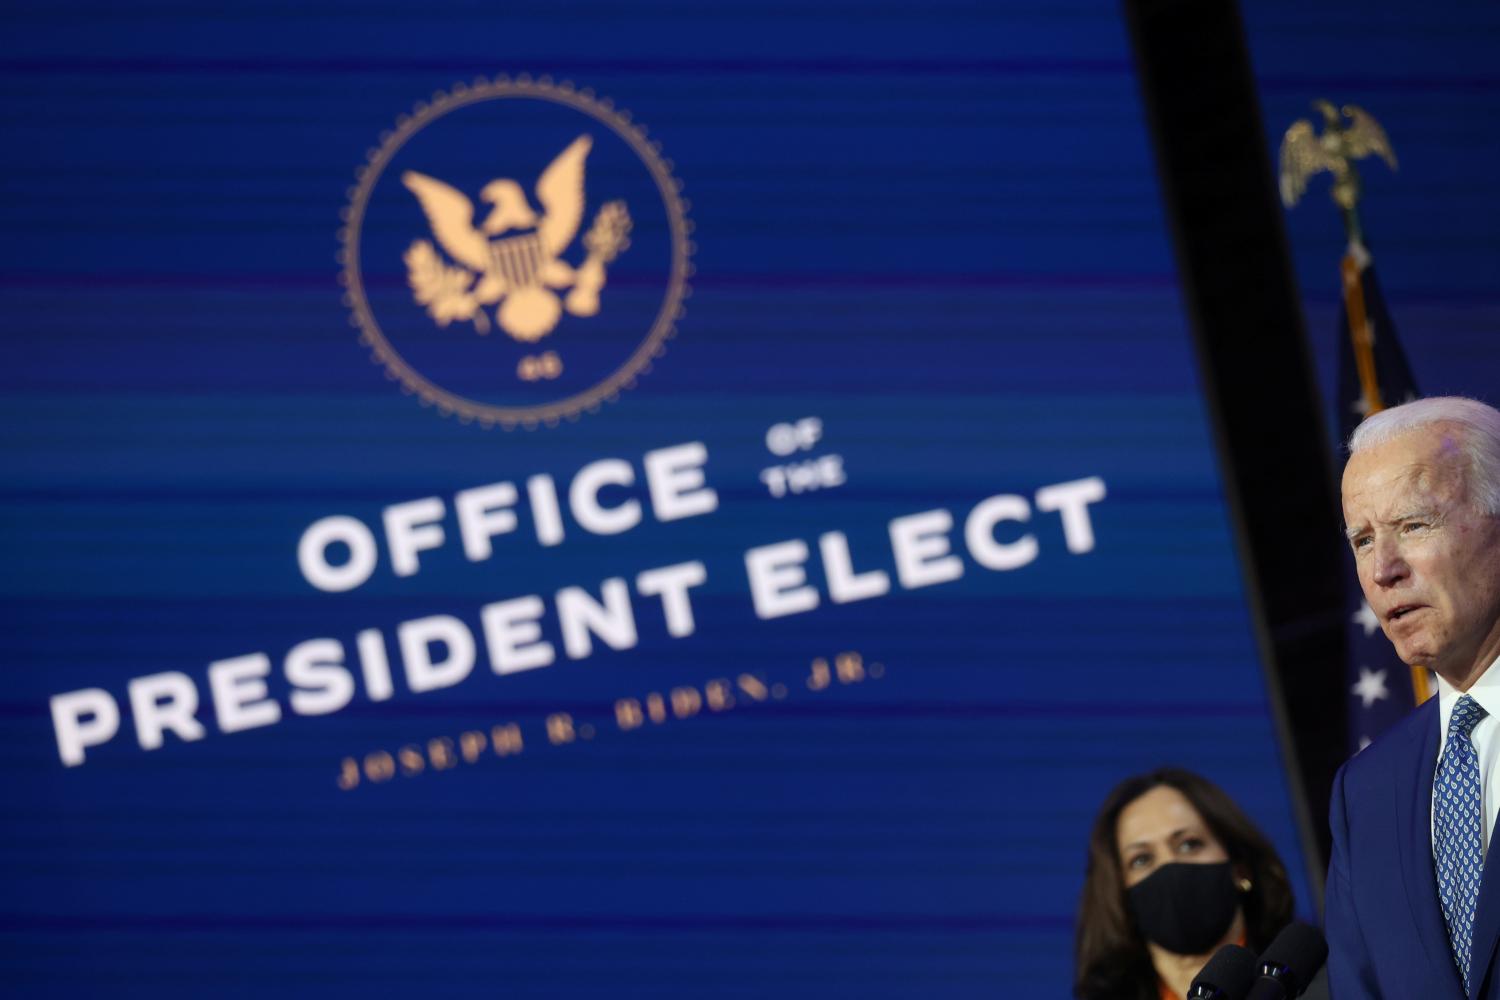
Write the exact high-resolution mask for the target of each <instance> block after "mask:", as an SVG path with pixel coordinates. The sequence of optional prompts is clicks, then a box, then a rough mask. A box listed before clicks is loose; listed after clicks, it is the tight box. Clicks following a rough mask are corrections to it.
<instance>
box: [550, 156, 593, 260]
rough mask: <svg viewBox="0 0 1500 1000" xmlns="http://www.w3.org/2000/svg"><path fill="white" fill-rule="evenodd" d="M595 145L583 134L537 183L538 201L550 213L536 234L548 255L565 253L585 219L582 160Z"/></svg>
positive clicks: (554, 161) (553, 162)
mask: <svg viewBox="0 0 1500 1000" xmlns="http://www.w3.org/2000/svg"><path fill="white" fill-rule="evenodd" d="M593 145H594V140H592V139H590V138H589V137H588V136H586V135H580V136H579V137H578V138H576V139H574V140H573V141H572V142H571V143H570V144H569V145H568V148H567V149H565V150H563V151H562V152H561V153H558V154H557V159H555V160H553V161H552V162H551V163H550V164H548V165H547V169H546V170H544V171H542V176H541V179H540V180H538V181H537V182H536V197H537V200H538V201H540V202H541V203H542V207H543V208H545V209H546V212H547V214H546V216H545V217H544V218H543V219H542V221H541V222H540V223H539V224H538V225H537V235H538V236H539V237H540V238H541V241H542V250H543V251H544V252H545V253H546V254H547V256H549V257H555V256H557V255H558V254H560V253H562V252H563V250H565V249H566V248H567V246H568V244H569V243H572V242H573V237H574V236H576V235H578V225H579V223H581V222H582V221H583V160H584V157H586V156H588V155H589V149H590V148H592V147H593Z"/></svg>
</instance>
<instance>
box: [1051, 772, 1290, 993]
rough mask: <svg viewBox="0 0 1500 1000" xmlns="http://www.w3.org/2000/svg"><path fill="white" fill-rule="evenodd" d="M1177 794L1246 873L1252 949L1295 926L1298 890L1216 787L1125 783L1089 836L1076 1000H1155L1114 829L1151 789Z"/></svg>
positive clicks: (1172, 779) (1193, 779)
mask: <svg viewBox="0 0 1500 1000" xmlns="http://www.w3.org/2000/svg"><path fill="white" fill-rule="evenodd" d="M1163 785H1165V786H1167V787H1169V788H1175V789H1176V790H1177V791H1179V792H1181V793H1182V795H1183V797H1184V798H1186V799H1187V800H1188V801H1189V802H1190V803H1192V805H1193V808H1194V809H1196V810H1198V815H1200V816H1202V817H1203V821H1204V822H1205V823H1207V824H1208V828H1209V830H1211V831H1212V832H1213V835H1214V836H1215V837H1216V838H1218V841H1219V843H1221V844H1223V845H1224V850H1225V851H1226V852H1228V854H1229V860H1230V862H1232V863H1233V864H1234V865H1236V866H1237V867H1238V868H1240V869H1242V870H1244V871H1245V872H1246V873H1248V875H1249V877H1250V882H1251V887H1250V891H1249V892H1248V893H1246V894H1245V895H1244V897H1243V899H1242V900H1241V905H1242V907H1243V909H1244V913H1245V936H1246V938H1247V941H1246V943H1247V944H1248V945H1249V946H1250V948H1251V949H1252V950H1254V951H1255V952H1256V953H1259V952H1261V951H1262V950H1264V948H1265V947H1266V945H1267V944H1269V943H1270V942H1271V940H1272V939H1273V938H1274V937H1275V936H1276V935H1277V934H1278V933H1279V932H1280V931H1281V929H1282V928H1283V927H1285V926H1286V925H1287V924H1288V923H1290V922H1291V920H1292V908H1293V907H1292V886H1291V883H1290V882H1289V881H1288V880H1287V875H1286V866H1285V865H1283V864H1282V863H1281V859H1280V858H1279V857H1277V856H1276V850H1275V848H1273V847H1272V846H1271V843H1270V841H1268V840H1266V838H1265V836H1264V835H1263V834H1262V833H1261V832H1260V831H1259V830H1257V829H1256V828H1255V824H1253V823H1251V822H1250V820H1249V818H1248V817H1246V816H1245V814H1244V813H1243V812H1242V811H1241V810H1240V807H1239V806H1237V805H1235V804H1234V800H1233V799H1231V798H1230V797H1229V796H1228V795H1226V794H1224V791H1223V790H1222V789H1221V788H1219V787H1218V786H1217V785H1215V784H1213V783H1212V782H1210V781H1209V780H1208V779H1206V778H1202V777H1199V776H1198V775H1196V774H1193V773H1192V772H1190V771H1182V770H1178V769H1176V768H1161V769H1160V770H1156V771H1152V772H1151V773H1149V774H1141V775H1137V776H1135V777H1133V778H1126V779H1125V780H1124V781H1122V782H1120V783H1119V784H1118V785H1116V786H1115V788H1114V790H1113V791H1111V792H1110V793H1109V795H1108V796H1107V797H1106V798H1105V800H1104V804H1103V805H1102V806H1100V808H1099V815H1098V817H1096V818H1095V820H1094V827H1093V830H1092V831H1091V832H1090V833H1089V857H1088V867H1087V869H1085V872H1084V876H1083V896H1082V898H1081V899H1080V900H1079V903H1078V935H1077V939H1076V942H1075V947H1074V958H1075V965H1074V979H1073V995H1074V996H1075V997H1077V998H1078V1000H1157V997H1158V996H1159V992H1158V987H1157V975H1156V969H1155V968H1154V967H1153V966H1152V964H1151V955H1150V952H1148V951H1147V950H1146V941H1145V938H1143V937H1142V936H1141V932H1140V930H1139V929H1137V927H1136V925H1135V920H1134V918H1133V917H1132V916H1131V915H1130V911H1129V909H1128V908H1127V907H1126V905H1125V888H1124V886H1125V879H1124V876H1123V875H1122V873H1121V871H1120V850H1119V845H1118V844H1117V843H1116V837H1115V828H1116V826H1117V825H1118V823H1119V820H1120V813H1121V811H1123V810H1124V808H1125V807H1126V806H1127V805H1129V804H1130V803H1132V802H1134V801H1135V800H1136V799H1138V798H1140V797H1141V796H1142V795H1145V794H1146V793H1147V792H1149V791H1151V790H1152V789H1153V788H1160V787H1162V786H1163Z"/></svg>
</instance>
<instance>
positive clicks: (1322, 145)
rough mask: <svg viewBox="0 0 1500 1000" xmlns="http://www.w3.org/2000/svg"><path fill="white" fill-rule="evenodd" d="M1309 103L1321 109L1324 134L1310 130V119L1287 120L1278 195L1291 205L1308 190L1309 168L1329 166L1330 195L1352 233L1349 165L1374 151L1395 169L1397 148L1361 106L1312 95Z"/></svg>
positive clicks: (1354, 182)
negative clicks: (1313, 98)
mask: <svg viewBox="0 0 1500 1000" xmlns="http://www.w3.org/2000/svg"><path fill="white" fill-rule="evenodd" d="M1313 107H1315V108H1317V109H1318V111H1320V112H1322V114H1323V122H1324V127H1323V134H1322V135H1318V134H1317V133H1315V132H1314V131H1313V126H1312V123H1311V122H1309V121H1308V120H1307V119H1306V118H1301V119H1298V120H1297V121H1295V122H1293V123H1292V126H1291V127H1290V128H1288V129H1287V130H1286V135H1285V136H1284V137H1283V138H1282V140H1281V201H1282V203H1283V204H1285V205H1286V207H1287V208H1291V207H1292V206H1293V205H1295V204H1297V200H1298V199H1299V198H1301V197H1302V194H1303V192H1305V191H1306V190H1307V181H1308V179H1309V178H1310V177H1312V175H1313V174H1316V173H1319V172H1320V171H1323V170H1327V171H1329V172H1330V173H1332V174H1333V200H1334V201H1335V202H1337V203H1338V206H1339V207H1340V208H1341V209H1343V210H1344V216H1345V222H1346V224H1348V225H1350V227H1351V228H1350V234H1351V238H1354V237H1356V236H1357V235H1358V224H1357V221H1356V219H1355V217H1354V208H1355V205H1356V204H1358V202H1359V172H1358V171H1357V170H1355V169H1354V161H1355V160H1362V159H1364V158H1365V157H1367V156H1379V157H1380V158H1381V159H1383V160H1385V162H1386V165H1387V166H1389V167H1390V168H1391V169H1392V170H1395V169H1396V153H1395V151H1394V150H1393V149H1392V148H1391V141H1390V140H1389V139H1388V138H1386V134H1385V129H1383V128H1381V127H1380V123H1379V122H1377V121H1376V120H1375V118H1374V116H1372V115H1371V114H1370V113H1369V112H1367V111H1365V110H1364V109H1363V108H1360V107H1356V106H1355V105H1353V104H1346V105H1344V107H1343V108H1342V109H1338V108H1335V107H1334V106H1333V105H1332V104H1331V103H1329V102H1328V101H1314V102H1313ZM1340 110H1342V112H1343V113H1342V115H1341V114H1340ZM1346 118H1347V119H1348V124H1347V125H1346V124H1345V123H1344V119H1346Z"/></svg>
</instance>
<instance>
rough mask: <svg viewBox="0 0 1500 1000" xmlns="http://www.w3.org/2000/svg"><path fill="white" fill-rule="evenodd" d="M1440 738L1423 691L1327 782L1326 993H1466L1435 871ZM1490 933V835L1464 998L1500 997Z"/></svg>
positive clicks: (1401, 996)
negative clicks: (1402, 715) (1468, 988)
mask: <svg viewBox="0 0 1500 1000" xmlns="http://www.w3.org/2000/svg"><path fill="white" fill-rule="evenodd" d="M1438 745H1439V742H1438V700H1437V698H1430V699H1428V701H1427V702H1426V703H1424V704H1423V705H1421V706H1420V707H1418V708H1417V710H1416V711H1414V712H1412V713H1411V714H1410V715H1409V716H1407V717H1406V718H1405V719H1403V720H1401V722H1400V723H1398V724H1397V725H1395V726H1393V727H1391V729H1390V731H1389V732H1387V733H1386V734H1385V735H1384V736H1382V737H1381V738H1380V740H1379V741H1377V742H1376V743H1374V744H1372V745H1370V746H1368V747H1366V748H1365V749H1364V750H1363V751H1361V752H1360V753H1358V754H1355V755H1354V758H1353V759H1352V760H1350V761H1349V762H1348V763H1346V764H1345V765H1344V766H1343V767H1342V768H1340V769H1339V773H1338V777H1336V778H1335V779H1334V782H1333V800H1332V802H1331V803H1330V807H1329V824H1330V825H1331V826H1332V828H1333V861H1332V863H1331V864H1330V865H1329V867H1328V895H1327V905H1326V907H1325V911H1326V912H1325V917H1326V922H1327V925H1328V949H1329V951H1328V978H1329V984H1330V986H1331V987H1332V989H1333V1000H1416V998H1419V997H1420V998H1421V1000H1459V998H1461V997H1463V996H1464V990H1463V980H1462V979H1460V978H1459V975H1458V967H1457V966H1456V965H1455V964H1454V961H1453V952H1452V949H1451V948H1450V947H1449V945H1448V930H1447V927H1446V926H1445V925H1444V924H1443V910H1442V905H1441V904H1440V903H1439V902H1438V893H1437V879H1436V877H1435V876H1434V874H1433V869H1432V777H1433V769H1434V768H1435V767H1436V766H1437V754H1438ZM1494 840H1500V835H1497V836H1496V837H1495V838H1494ZM1497 938H1500V854H1497V853H1496V850H1495V844H1494V842H1493V841H1492V842H1491V844H1490V847H1489V852H1488V853H1487V855H1486V856H1485V864H1484V876H1483V878H1482V879H1481V880H1480V885H1479V904H1478V910H1477V912H1476V914H1475V918H1474V950H1473V958H1472V959H1471V965H1470V977H1469V981H1470V985H1471V987H1472V989H1471V991H1470V992H1469V994H1468V996H1469V997H1470V998H1479V997H1483V998H1485V1000H1500V974H1497V972H1496V968H1495V966H1496V951H1495V944H1496V940H1497Z"/></svg>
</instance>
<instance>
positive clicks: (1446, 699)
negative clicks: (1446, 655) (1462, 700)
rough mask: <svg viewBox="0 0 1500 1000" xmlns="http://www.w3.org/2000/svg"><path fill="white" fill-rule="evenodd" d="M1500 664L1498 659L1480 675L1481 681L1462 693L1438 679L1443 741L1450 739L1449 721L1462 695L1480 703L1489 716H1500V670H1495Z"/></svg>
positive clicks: (1440, 728) (1439, 711) (1439, 716)
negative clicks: (1469, 696)
mask: <svg viewBox="0 0 1500 1000" xmlns="http://www.w3.org/2000/svg"><path fill="white" fill-rule="evenodd" d="M1497 663H1500V659H1496V660H1495V661H1494V662H1493V663H1491V664H1490V665H1489V666H1488V667H1486V668H1485V670H1484V673H1482V674H1480V675H1479V680H1477V681H1475V682H1474V684H1473V686H1472V687H1470V688H1469V690H1467V691H1460V690H1458V688H1456V687H1454V686H1453V685H1452V684H1449V683H1448V682H1447V681H1445V680H1443V679H1442V678H1441V677H1439V678H1438V679H1437V687H1438V726H1439V728H1438V732H1439V733H1441V734H1442V739H1443V741H1444V742H1447V739H1448V720H1449V719H1451V718H1453V706H1454V705H1456V704H1458V699H1459V697H1460V696H1461V695H1465V694H1467V695H1471V696H1472V697H1473V698H1474V700H1475V701H1477V702H1479V707H1480V708H1482V709H1484V710H1485V712H1486V713H1488V714H1489V715H1494V716H1500V670H1496V669H1495V664H1497Z"/></svg>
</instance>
